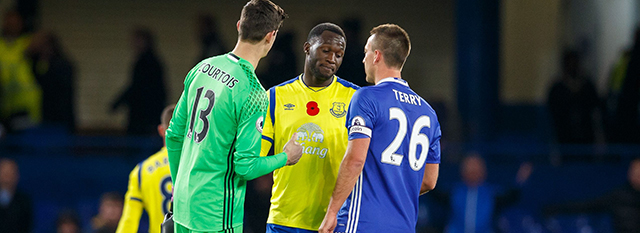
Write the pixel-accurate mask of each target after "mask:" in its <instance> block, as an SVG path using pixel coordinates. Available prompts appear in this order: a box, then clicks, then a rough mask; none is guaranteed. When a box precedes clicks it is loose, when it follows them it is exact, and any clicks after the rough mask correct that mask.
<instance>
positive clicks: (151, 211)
mask: <svg viewBox="0 0 640 233" xmlns="http://www.w3.org/2000/svg"><path fill="white" fill-rule="evenodd" d="M171 185H172V184H171V174H170V172H169V161H168V158H167V149H166V148H164V147H163V148H162V149H161V150H160V151H158V152H157V153H155V154H154V155H152V156H151V157H149V158H147V159H146V160H144V161H142V162H140V163H139V164H138V165H137V166H136V167H135V168H134V169H133V171H131V174H130V175H129V189H128V190H127V194H126V195H125V200H124V209H123V210H122V217H121V218H120V222H119V223H118V230H117V231H116V232H118V233H124V232H138V224H139V223H140V216H141V215H142V209H143V208H144V209H145V210H146V211H147V215H149V232H151V233H159V232H160V225H161V224H162V220H163V219H164V214H165V213H167V212H168V211H169V207H170V203H171Z"/></svg>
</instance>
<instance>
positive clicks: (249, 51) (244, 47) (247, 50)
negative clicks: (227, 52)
mask: <svg viewBox="0 0 640 233" xmlns="http://www.w3.org/2000/svg"><path fill="white" fill-rule="evenodd" d="M263 51H264V46H263V45H262V43H256V44H251V43H248V42H244V41H240V40H238V43H236V47H235V48H233V51H231V52H232V53H233V54H235V55H237V56H238V57H241V58H242V59H245V60H247V61H249V63H251V65H253V69H256V68H257V67H258V62H260V59H262V57H263V56H264V54H263Z"/></svg>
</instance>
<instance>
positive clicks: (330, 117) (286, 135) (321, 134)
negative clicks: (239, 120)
mask: <svg viewBox="0 0 640 233" xmlns="http://www.w3.org/2000/svg"><path fill="white" fill-rule="evenodd" d="M358 88H359V87H358V86H356V85H354V84H352V83H350V82H348V81H345V80H343V79H341V78H339V77H337V76H333V80H332V82H331V84H330V85H329V86H327V87H309V86H307V85H306V84H305V83H304V82H303V81H302V75H300V76H298V77H296V78H294V79H292V80H289V81H287V82H284V83H282V84H280V85H278V86H275V87H272V88H271V89H269V93H268V94H269V109H268V111H267V116H266V118H265V120H264V126H263V131H262V135H263V136H262V147H261V155H262V156H265V155H267V154H269V151H270V150H273V153H274V154H277V153H280V152H282V150H283V148H284V145H285V144H286V143H287V141H289V139H291V136H292V135H293V134H294V133H297V141H298V142H299V143H300V144H301V145H302V146H303V155H302V158H300V161H299V162H298V163H297V164H296V165H295V166H285V167H283V168H280V169H278V170H275V171H274V172H273V180H274V184H273V189H272V191H271V192H272V195H271V208H270V210H269V218H268V220H267V223H272V224H277V225H283V226H287V227H294V228H301V229H307V230H314V231H315V230H318V227H320V223H322V219H323V218H324V215H325V213H326V208H327V205H329V198H330V197H331V193H332V192H333V188H334V186H335V183H336V178H337V176H338V169H339V168H340V162H341V161H342V158H343V157H344V153H345V150H346V149H347V137H348V135H347V129H346V126H345V121H346V115H347V110H348V109H349V102H350V100H351V96H352V95H353V93H354V92H355V91H356V90H357V89H358Z"/></svg>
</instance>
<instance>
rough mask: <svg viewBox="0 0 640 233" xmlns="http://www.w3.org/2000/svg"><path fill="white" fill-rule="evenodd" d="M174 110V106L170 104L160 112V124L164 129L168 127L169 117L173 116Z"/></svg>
mask: <svg viewBox="0 0 640 233" xmlns="http://www.w3.org/2000/svg"><path fill="white" fill-rule="evenodd" d="M175 108H176V105H175V104H171V105H169V106H167V107H165V108H164V110H162V116H160V124H162V125H163V126H165V127H168V126H169V122H170V121H171V116H173V110H174V109H175Z"/></svg>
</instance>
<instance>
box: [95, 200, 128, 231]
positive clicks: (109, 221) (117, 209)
mask: <svg viewBox="0 0 640 233" xmlns="http://www.w3.org/2000/svg"><path fill="white" fill-rule="evenodd" d="M122 205H123V199H122V196H121V195H120V194H119V193H118V192H108V193H105V194H103V195H102V197H101V198H100V209H99V211H98V215H96V216H95V217H94V218H93V219H92V220H91V228H92V229H93V232H94V233H115V232H116V228H117V227H118V221H119V220H120V216H122Z"/></svg>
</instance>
